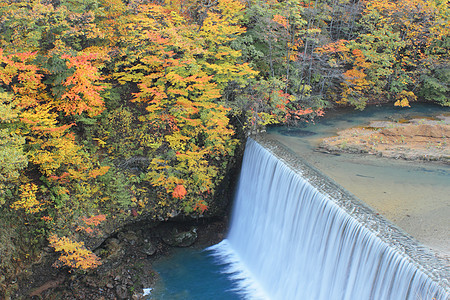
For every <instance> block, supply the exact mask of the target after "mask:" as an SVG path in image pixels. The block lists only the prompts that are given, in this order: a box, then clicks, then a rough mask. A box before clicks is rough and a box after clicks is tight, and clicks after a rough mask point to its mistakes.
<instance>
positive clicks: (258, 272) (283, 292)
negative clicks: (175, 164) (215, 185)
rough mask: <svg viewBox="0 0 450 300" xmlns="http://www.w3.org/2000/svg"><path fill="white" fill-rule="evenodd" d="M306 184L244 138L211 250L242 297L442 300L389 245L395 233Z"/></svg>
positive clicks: (443, 291)
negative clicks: (224, 230) (224, 225)
mask: <svg viewBox="0 0 450 300" xmlns="http://www.w3.org/2000/svg"><path fill="white" fill-rule="evenodd" d="M306 177H308V176H306ZM309 177H314V176H309ZM310 181H311V180H307V179H305V178H304V176H302V171H298V170H295V171H294V170H293V169H292V168H291V167H290V166H289V165H288V164H287V163H286V162H284V161H282V160H280V159H279V158H278V157H276V156H274V155H273V154H272V152H270V151H269V150H267V149H266V148H264V147H262V146H261V145H260V144H259V143H257V142H256V141H254V140H252V139H249V140H248V142H247V145H246V150H245V154H244V160H243V165H242V170H241V175H240V179H239V184H238V187H237V191H236V195H235V200H234V208H233V212H232V219H231V224H230V231H229V233H228V236H227V238H226V239H225V240H224V241H222V242H221V243H220V244H218V245H215V246H213V247H211V248H210V250H211V251H212V252H213V254H214V255H215V256H217V257H218V259H219V260H220V261H221V262H222V263H224V264H226V266H227V267H226V268H227V269H226V272H228V273H230V277H231V278H233V279H234V280H236V285H237V289H238V290H239V291H240V292H241V293H242V294H243V296H244V298H246V299H271V300H276V299H280V300H321V299H323V300H333V299H336V300H344V299H352V300H353V299H357V300H366V299H374V300H387V299H392V300H403V299H424V300H425V299H429V300H432V299H448V297H449V293H448V288H447V287H448V286H447V287H443V286H442V284H439V283H437V282H436V280H433V279H432V278H431V277H430V274H429V272H428V271H427V270H426V268H425V269H424V268H423V267H422V266H421V265H420V264H417V263H416V262H415V261H414V260H413V259H411V258H410V257H409V256H408V255H407V254H405V253H406V252H408V250H403V251H402V250H401V249H400V250H399V249H398V247H393V246H392V243H391V242H390V241H389V239H392V237H394V239H395V236H396V234H397V233H396V232H395V231H392V230H391V229H387V231H386V232H387V234H386V233H383V235H389V237H388V238H387V239H386V238H383V237H380V236H381V233H380V232H377V230H374V229H373V228H372V227H374V226H375V227H376V226H383V227H386V228H387V227H389V228H390V226H391V225H390V224H387V223H385V222H387V221H385V220H381V225H380V224H376V225H374V224H372V223H374V222H371V221H370V217H367V218H366V219H364V218H365V217H354V214H356V215H358V214H360V215H361V214H362V215H364V213H360V212H359V211H363V212H364V207H363V208H356V209H352V210H353V211H352V210H350V209H349V208H348V207H345V205H340V204H339V202H338V201H335V199H333V198H332V197H331V196H330V194H332V193H326V192H324V191H322V190H323V189H324V188H322V187H321V186H320V184H319V186H318V187H317V186H314V185H313V184H312V183H311V182H310ZM325 189H326V188H325ZM347 202H348V201H347ZM351 205H353V204H351ZM349 210H350V211H349ZM371 213H372V214H373V215H375V214H374V213H373V212H371ZM378 218H379V217H378ZM371 224H372V225H371ZM386 224H387V225H386ZM415 248H418V247H415ZM416 250H417V249H415V250H414V251H416ZM445 280H447V279H445ZM445 280H444V281H445ZM444 285H445V283H444Z"/></svg>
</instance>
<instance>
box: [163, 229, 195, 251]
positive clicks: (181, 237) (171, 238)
mask: <svg viewBox="0 0 450 300" xmlns="http://www.w3.org/2000/svg"><path fill="white" fill-rule="evenodd" d="M162 240H163V241H164V243H166V244H167V245H169V246H173V247H189V246H191V245H192V244H193V243H194V242H195V241H196V240H197V229H196V228H195V227H192V228H191V230H189V231H182V232H178V230H177V229H173V230H172V231H171V232H169V233H168V234H167V235H165V236H163V238H162Z"/></svg>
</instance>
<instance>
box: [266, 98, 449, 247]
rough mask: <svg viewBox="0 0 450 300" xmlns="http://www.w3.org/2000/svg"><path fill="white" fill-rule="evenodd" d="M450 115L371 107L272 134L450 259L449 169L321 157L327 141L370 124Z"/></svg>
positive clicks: (423, 108)
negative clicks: (322, 144)
mask: <svg viewBox="0 0 450 300" xmlns="http://www.w3.org/2000/svg"><path fill="white" fill-rule="evenodd" d="M449 113H450V109H448V108H442V107H439V106H430V105H421V104H415V105H414V106H413V107H412V108H406V109H405V108H396V107H368V108H367V109H366V110H364V111H353V110H344V111H335V112H329V113H328V114H327V115H326V116H325V117H324V118H323V119H322V120H318V121H317V122H316V124H309V125H307V126H302V127H273V128H270V129H269V130H268V133H269V134H270V136H271V137H273V138H275V139H277V140H278V141H280V142H281V143H283V144H284V145H286V146H287V147H288V148H290V149H291V150H292V151H293V152H295V153H296V154H298V155H300V156H301V157H303V158H304V159H306V160H307V161H308V162H309V163H310V164H312V165H313V166H314V167H316V168H317V169H319V170H320V171H321V172H323V173H324V174H326V175H327V176H329V177H331V178H332V179H333V180H335V181H336V182H337V183H339V184H340V185H341V186H343V187H344V188H346V189H347V190H349V191H350V192H351V193H353V194H354V195H356V196H357V197H358V198H359V199H361V200H362V201H364V202H365V203H367V204H368V205H369V206H371V207H372V208H374V209H375V210H376V211H378V212H379V213H380V214H382V215H383V216H384V217H386V218H387V219H388V220H390V221H391V222H393V223H395V224H397V225H398V226H399V227H400V228H402V229H403V230H404V231H405V232H407V233H408V234H410V235H412V236H413V237H415V238H416V239H417V240H419V241H420V242H421V243H423V244H425V245H427V246H429V247H430V248H433V249H434V250H436V251H437V252H438V253H439V254H440V255H443V256H450V235H449V234H448V230H449V228H450V218H449V217H448V216H450V166H449V165H445V164H441V163H435V162H423V161H405V160H395V159H388V158H380V157H375V156H371V155H359V154H340V155H332V154H325V153H321V152H318V151H316V148H317V146H318V145H319V143H320V141H321V139H322V138H324V137H329V136H334V135H336V134H337V132H338V131H340V130H343V129H346V128H350V127H354V126H365V125H368V124H369V122H370V121H375V120H399V119H409V118H415V117H435V116H437V115H440V114H449Z"/></svg>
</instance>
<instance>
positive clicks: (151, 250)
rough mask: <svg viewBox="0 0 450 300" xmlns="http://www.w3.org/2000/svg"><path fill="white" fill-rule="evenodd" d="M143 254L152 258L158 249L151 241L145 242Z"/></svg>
mask: <svg viewBox="0 0 450 300" xmlns="http://www.w3.org/2000/svg"><path fill="white" fill-rule="evenodd" d="M141 252H142V253H144V254H146V255H148V256H152V255H153V254H155V253H156V247H155V245H153V244H152V243H151V242H150V241H144V245H143V246H142V249H141Z"/></svg>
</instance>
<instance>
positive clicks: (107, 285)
mask: <svg viewBox="0 0 450 300" xmlns="http://www.w3.org/2000/svg"><path fill="white" fill-rule="evenodd" d="M106 287H107V288H108V289H112V288H113V287H114V286H113V285H112V283H107V284H106Z"/></svg>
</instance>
